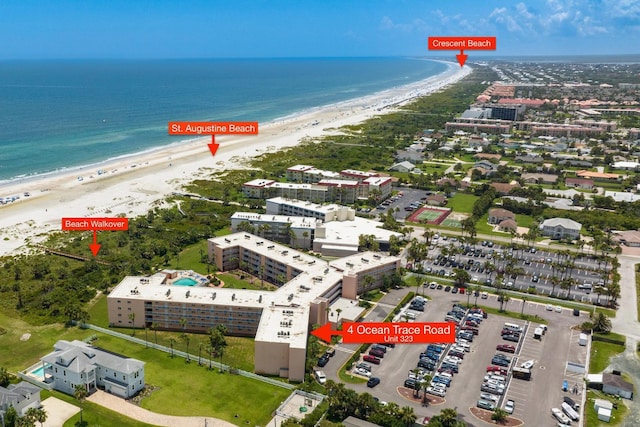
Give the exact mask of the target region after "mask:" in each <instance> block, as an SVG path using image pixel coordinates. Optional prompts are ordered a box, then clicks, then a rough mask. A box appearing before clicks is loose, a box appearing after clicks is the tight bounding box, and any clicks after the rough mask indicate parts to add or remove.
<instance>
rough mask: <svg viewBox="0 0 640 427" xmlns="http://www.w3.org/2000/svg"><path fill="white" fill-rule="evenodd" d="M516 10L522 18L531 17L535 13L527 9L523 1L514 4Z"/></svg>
mask: <svg viewBox="0 0 640 427" xmlns="http://www.w3.org/2000/svg"><path fill="white" fill-rule="evenodd" d="M516 10H517V11H518V13H520V16H521V17H523V18H524V19H533V18H534V17H535V15H534V14H533V13H531V12H529V10H528V9H527V6H526V5H525V4H524V3H518V4H517V5H516Z"/></svg>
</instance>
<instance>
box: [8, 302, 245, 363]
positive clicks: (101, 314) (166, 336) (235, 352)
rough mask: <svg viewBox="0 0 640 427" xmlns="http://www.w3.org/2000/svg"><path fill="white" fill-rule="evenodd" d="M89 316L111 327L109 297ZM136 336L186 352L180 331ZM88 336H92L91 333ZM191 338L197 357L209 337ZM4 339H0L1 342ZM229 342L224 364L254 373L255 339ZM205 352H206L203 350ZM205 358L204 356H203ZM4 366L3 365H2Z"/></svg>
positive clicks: (126, 330) (127, 331)
mask: <svg viewBox="0 0 640 427" xmlns="http://www.w3.org/2000/svg"><path fill="white" fill-rule="evenodd" d="M89 315H90V316H91V318H90V319H89V322H90V323H92V324H94V325H97V326H102V327H103V328H108V327H109V319H108V317H107V297H106V296H105V295H101V296H99V297H98V298H97V299H96V302H95V303H94V305H93V306H92V307H91V308H90V309H89ZM74 329H75V330H77V328H72V330H74ZM113 330H114V331H118V332H121V333H124V334H131V333H132V329H131V328H126V327H125V328H113ZM135 333H136V336H137V337H138V338H142V339H148V340H149V342H156V341H157V344H160V345H164V346H166V347H171V338H173V339H174V340H175V342H174V348H175V349H176V350H181V351H186V342H185V341H184V339H183V338H182V336H181V333H180V332H178V331H175V332H170V331H157V332H156V331H154V330H153V329H149V330H147V331H145V330H144V329H136V331H135ZM86 335H91V334H90V333H88V334H86ZM187 335H188V336H189V340H190V341H189V353H191V354H195V355H197V354H198V353H199V351H200V345H201V344H202V348H203V349H204V348H206V346H207V344H208V343H209V336H208V335H206V334H191V333H190V334H187ZM1 340H2V338H1V337H0V342H1ZM226 340H227V344H228V346H227V348H226V350H225V355H224V360H223V362H224V363H226V364H228V365H230V366H233V367H235V368H238V369H242V370H244V371H249V372H253V363H254V361H253V358H254V354H255V352H254V339H253V338H246V337H231V336H229V337H226ZM54 342H55V340H54V341H53V342H52V343H51V348H50V349H48V350H47V353H48V352H50V351H51V350H52V349H53V343H54ZM203 351H204V350H203ZM203 357H204V355H203ZM0 366H2V365H0Z"/></svg>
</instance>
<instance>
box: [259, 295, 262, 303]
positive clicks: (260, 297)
mask: <svg viewBox="0 0 640 427" xmlns="http://www.w3.org/2000/svg"><path fill="white" fill-rule="evenodd" d="M258 302H259V303H262V295H260V296H259V297H258Z"/></svg>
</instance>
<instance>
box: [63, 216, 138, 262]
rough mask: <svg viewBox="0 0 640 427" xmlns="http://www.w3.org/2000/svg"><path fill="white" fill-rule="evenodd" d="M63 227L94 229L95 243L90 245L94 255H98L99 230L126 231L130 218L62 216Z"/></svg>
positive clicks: (65, 228) (71, 229)
mask: <svg viewBox="0 0 640 427" xmlns="http://www.w3.org/2000/svg"><path fill="white" fill-rule="evenodd" d="M62 229H63V230H66V231H93V243H92V244H90V245H89V249H91V253H92V254H93V256H97V255H98V251H100V245H99V244H98V231H126V230H128V229H129V218H62Z"/></svg>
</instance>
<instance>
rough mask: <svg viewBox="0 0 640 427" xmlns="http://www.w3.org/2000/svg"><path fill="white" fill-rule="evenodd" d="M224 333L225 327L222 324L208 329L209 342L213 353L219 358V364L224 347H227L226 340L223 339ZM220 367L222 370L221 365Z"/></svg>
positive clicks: (225, 331)
mask: <svg viewBox="0 0 640 427" xmlns="http://www.w3.org/2000/svg"><path fill="white" fill-rule="evenodd" d="M226 333H227V327H226V326H224V325H222V324H220V325H216V327H214V328H210V329H209V344H210V346H211V348H212V349H213V352H214V353H215V355H216V356H217V357H219V358H220V364H221V365H222V355H223V354H224V349H225V348H226V347H227V340H226V339H225V334H226ZM220 369H221V370H222V366H220Z"/></svg>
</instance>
